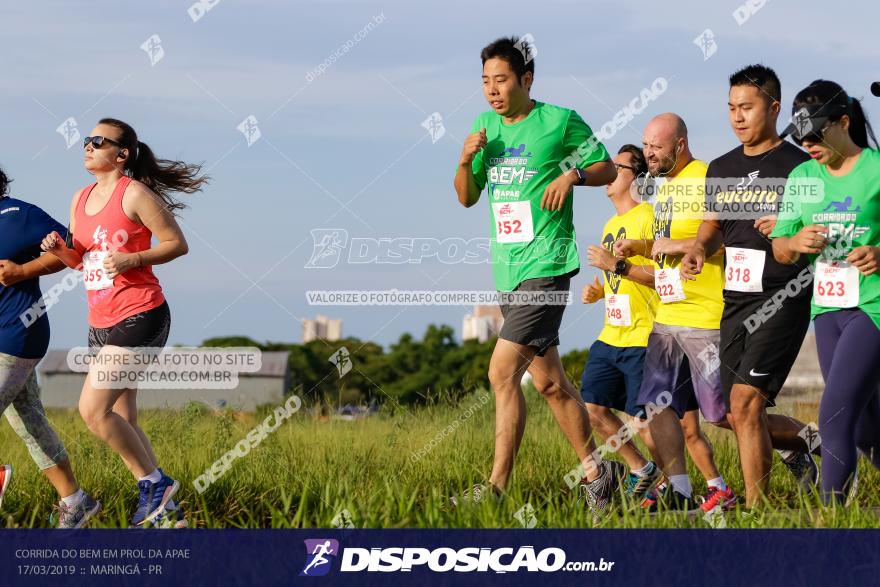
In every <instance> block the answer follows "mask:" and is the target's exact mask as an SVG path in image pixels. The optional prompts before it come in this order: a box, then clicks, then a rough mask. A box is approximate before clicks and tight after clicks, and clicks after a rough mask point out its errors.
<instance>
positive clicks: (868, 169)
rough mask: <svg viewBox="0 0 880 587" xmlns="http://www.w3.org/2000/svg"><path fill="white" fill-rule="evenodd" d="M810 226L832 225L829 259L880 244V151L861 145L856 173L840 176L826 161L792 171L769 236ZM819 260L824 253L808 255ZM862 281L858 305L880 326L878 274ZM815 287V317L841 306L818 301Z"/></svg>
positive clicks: (813, 313)
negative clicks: (826, 166)
mask: <svg viewBox="0 0 880 587" xmlns="http://www.w3.org/2000/svg"><path fill="white" fill-rule="evenodd" d="M810 224H822V225H824V226H827V227H828V236H829V239H828V246H827V247H826V248H825V251H824V252H823V255H824V256H825V257H826V258H827V259H829V260H843V259H846V256H847V255H848V254H849V253H850V251H852V250H853V249H854V248H855V247H860V246H866V245H867V246H872V247H878V246H880V152H878V151H876V150H874V149H862V153H861V155H859V159H858V161H856V164H855V166H854V167H853V169H852V171H850V172H849V173H848V174H846V175H844V176H842V177H836V176H834V175H831V174H830V173H828V170H827V169H826V168H825V166H824V165H822V164H820V163H818V162H816V161H812V160H811V161H805V162H804V163H801V164H800V165H798V166H797V167H795V168H794V169H793V170H792V171H791V174H790V175H789V176H788V183H787V184H786V193H785V199H784V200H783V205H782V208H781V210H780V212H779V220H778V221H777V224H776V228H775V229H774V230H773V234H772V235H771V237H792V236H794V235H795V234H797V232H798V231H799V230H800V229H802V228H803V227H804V226H807V225H810ZM817 258H818V259H822V258H823V256H822V255H810V262H811V263H815V262H816V260H817ZM858 284H859V302H858V307H859V308H861V309H862V311H864V312H865V313H866V314H867V315H868V316H870V317H871V319H872V320H873V321H874V324H876V325H877V328H880V274H877V273H875V274H873V275H869V276H867V277H865V276H864V275H862V274H861V273H859V274H858ZM826 286H827V284H825V285H823V287H826ZM816 291H817V290H816V289H814V295H813V306H812V316H813V318H815V317H816V316H818V315H819V314H823V313H825V312H834V311H835V310H839V309H840V308H836V307H828V306H823V305H820V304H819V303H817V301H816Z"/></svg>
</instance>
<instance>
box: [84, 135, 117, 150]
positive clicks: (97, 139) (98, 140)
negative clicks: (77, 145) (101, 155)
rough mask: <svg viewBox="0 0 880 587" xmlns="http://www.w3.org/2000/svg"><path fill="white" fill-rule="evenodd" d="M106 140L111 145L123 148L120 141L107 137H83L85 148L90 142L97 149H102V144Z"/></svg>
mask: <svg viewBox="0 0 880 587" xmlns="http://www.w3.org/2000/svg"><path fill="white" fill-rule="evenodd" d="M105 142H107V143H110V144H111V145H116V146H117V147H119V148H122V144H121V143H119V142H118V141H114V140H113V139H108V138H107V137H86V138H84V139H83V149H85V148H86V147H88V146H89V143H91V144H92V146H93V147H94V148H96V149H100V148H101V145H103V144H104V143H105Z"/></svg>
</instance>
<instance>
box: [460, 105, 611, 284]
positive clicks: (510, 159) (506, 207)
mask: <svg viewBox="0 0 880 587" xmlns="http://www.w3.org/2000/svg"><path fill="white" fill-rule="evenodd" d="M481 128H485V129H486V139H487V144H486V147H485V148H484V149H483V150H482V151H480V152H479V153H478V154H477V156H476V157H474V161H473V173H474V178H475V180H476V183H477V186H478V187H479V188H480V190H482V189H483V188H484V187H486V186H487V185H488V188H489V189H488V193H489V211H490V213H491V219H492V227H491V234H492V237H491V256H492V272H493V274H494V277H495V287H496V289H498V290H499V291H513V290H514V289H516V287H517V286H518V285H519V284H520V283H522V282H523V281H525V280H526V279H533V278H535V277H553V276H556V275H565V274H567V273H574V272H576V271H577V270H578V269H579V268H580V259H579V257H578V250H577V243H576V242H575V233H574V224H573V222H572V197H571V196H569V197H568V198H567V199H566V200H565V205H564V206H563V208H562V210H557V211H552V212H551V211H548V210H541V198H542V197H543V195H544V190H545V189H546V187H547V186H548V185H549V184H550V182H552V181H553V180H554V179H556V178H557V177H559V176H560V175H562V173H563V171H562V167H560V163H561V162H562V161H563V160H567V161H569V162H572V163H574V164H576V166H577V167H579V168H581V169H582V168H584V167H587V166H589V165H591V164H593V163H596V162H598V161H604V160H606V159H609V156H608V151H606V150H605V147H604V145H602V143H600V142H598V141H597V140H596V139H595V138H594V137H593V131H592V130H590V127H589V126H587V124H586V123H585V122H584V121H583V119H582V118H581V117H580V116H578V114H577V112H575V111H574V110H569V109H568V108H561V107H559V106H553V105H551V104H544V103H542V102H537V101H536V102H535V107H534V108H533V109H532V111H531V112H529V115H528V116H527V117H526V118H525V119H524V120H521V121H519V122H517V123H515V124H504V122H503V118H502V116H501V115H499V114H496V113H495V112H491V111H490V112H484V113H483V114H480V115H479V116H478V117H477V119H476V120H475V121H474V125H473V128H472V129H471V132H477V131H479V130H480V129H481ZM573 155H574V157H573ZM570 167H571V165H568V166H566V169H568V168H570Z"/></svg>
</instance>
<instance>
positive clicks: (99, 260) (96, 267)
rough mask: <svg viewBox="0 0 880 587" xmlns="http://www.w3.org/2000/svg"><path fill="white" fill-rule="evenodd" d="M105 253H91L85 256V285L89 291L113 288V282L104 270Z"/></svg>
mask: <svg viewBox="0 0 880 587" xmlns="http://www.w3.org/2000/svg"><path fill="white" fill-rule="evenodd" d="M106 258H107V253H106V252H105V251H91V252H89V253H86V254H85V255H83V284H85V286H86V289H87V290H89V291H95V290H99V289H107V288H110V287H113V280H112V279H110V278H108V277H107V272H106V271H105V270H104V259H106Z"/></svg>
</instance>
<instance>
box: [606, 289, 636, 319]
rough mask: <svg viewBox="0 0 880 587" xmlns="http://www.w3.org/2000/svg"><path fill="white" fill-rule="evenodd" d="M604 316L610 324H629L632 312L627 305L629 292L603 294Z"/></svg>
mask: <svg viewBox="0 0 880 587" xmlns="http://www.w3.org/2000/svg"><path fill="white" fill-rule="evenodd" d="M605 317H606V318H607V319H608V324H611V325H612V326H630V325H631V324H632V313H631V311H630V307H629V294H611V295H607V296H605Z"/></svg>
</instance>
